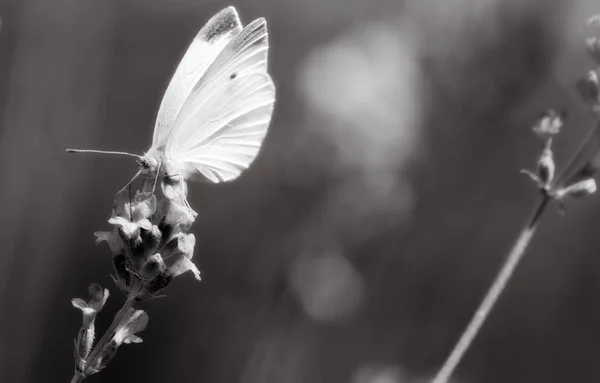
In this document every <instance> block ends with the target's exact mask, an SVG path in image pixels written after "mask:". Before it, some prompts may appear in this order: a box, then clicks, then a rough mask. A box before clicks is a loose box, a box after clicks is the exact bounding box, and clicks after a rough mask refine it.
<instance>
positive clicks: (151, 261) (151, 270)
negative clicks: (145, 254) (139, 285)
mask: <svg viewBox="0 0 600 383" xmlns="http://www.w3.org/2000/svg"><path fill="white" fill-rule="evenodd" d="M166 267H167V266H166V265H165V262H164V261H163V259H162V257H161V256H160V254H158V253H157V254H154V255H153V256H151V257H149V258H148V259H147V260H146V262H144V265H143V266H142V268H141V270H139V275H140V277H142V278H144V279H145V280H148V279H152V278H154V277H156V276H157V275H158V274H159V273H161V272H163V271H164V270H165V269H166Z"/></svg>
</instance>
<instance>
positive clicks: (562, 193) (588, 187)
mask: <svg viewBox="0 0 600 383" xmlns="http://www.w3.org/2000/svg"><path fill="white" fill-rule="evenodd" d="M596 189H597V187H596V180H594V179H593V178H588V179H585V180H583V181H579V182H576V183H574V184H572V185H569V186H567V187H564V188H562V189H559V190H557V191H556V193H555V194H554V197H555V198H556V199H559V200H560V199H563V198H566V197H574V198H581V197H586V196H589V195H591V194H594V193H595V192H596Z"/></svg>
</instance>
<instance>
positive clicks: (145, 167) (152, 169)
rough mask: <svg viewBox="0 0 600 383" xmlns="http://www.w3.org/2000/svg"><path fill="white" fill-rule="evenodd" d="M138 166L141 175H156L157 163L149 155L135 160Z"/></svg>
mask: <svg viewBox="0 0 600 383" xmlns="http://www.w3.org/2000/svg"><path fill="white" fill-rule="evenodd" d="M137 163H138V165H139V166H140V170H141V171H142V174H156V172H157V171H158V167H159V162H158V160H157V159H156V158H154V157H151V156H149V155H147V154H146V155H144V156H141V157H140V158H139V159H138V160H137Z"/></svg>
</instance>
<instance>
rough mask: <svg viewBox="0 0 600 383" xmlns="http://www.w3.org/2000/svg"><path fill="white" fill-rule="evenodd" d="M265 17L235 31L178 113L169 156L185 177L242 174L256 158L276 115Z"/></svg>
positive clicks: (224, 178)
mask: <svg viewBox="0 0 600 383" xmlns="http://www.w3.org/2000/svg"><path fill="white" fill-rule="evenodd" d="M267 53H268V33H267V25H266V22H265V20H264V19H258V20H255V21H254V22H252V23H250V24H249V25H248V26H246V28H244V30H243V31H242V32H241V33H240V34H238V35H236V36H235V37H234V38H233V39H232V40H231V41H230V42H229V43H228V44H227V46H226V47H225V49H223V51H222V52H221V53H220V54H219V56H218V57H217V58H216V60H215V61H214V63H213V64H212V65H211V66H210V67H209V68H208V70H207V71H206V73H205V75H204V76H203V77H202V78H201V80H200V82H198V84H196V86H195V87H194V88H193V90H192V92H191V93H190V96H189V98H188V99H187V100H186V101H185V103H184V105H183V107H182V109H181V112H180V113H179V115H178V117H177V120H176V122H175V126H174V127H173V131H172V134H171V135H170V137H169V140H168V142H167V145H166V150H165V152H166V155H167V157H168V158H169V159H170V160H171V161H172V162H173V163H174V164H175V167H176V168H177V169H178V171H180V172H181V173H183V174H182V175H183V176H184V177H185V178H189V177H190V176H192V175H201V176H203V177H204V178H206V179H208V180H210V181H212V182H223V181H230V180H233V179H235V178H237V177H238V176H239V175H240V173H241V172H242V171H243V170H245V169H246V168H248V166H250V164H251V163H252V162H253V161H254V159H255V158H256V156H257V154H258V152H259V150H260V147H261V145H262V142H263V140H264V137H265V135H266V133H267V129H268V126H269V123H270V120H271V115H272V113H273V104H274V102H275V86H274V84H273V81H272V80H271V77H270V76H269V74H268V73H267Z"/></svg>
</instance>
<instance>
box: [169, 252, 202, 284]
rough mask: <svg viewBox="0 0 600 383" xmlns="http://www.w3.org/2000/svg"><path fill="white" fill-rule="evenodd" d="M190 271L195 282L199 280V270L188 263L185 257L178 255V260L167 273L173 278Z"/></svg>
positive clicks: (191, 263)
mask: <svg viewBox="0 0 600 383" xmlns="http://www.w3.org/2000/svg"><path fill="white" fill-rule="evenodd" d="M188 270H189V271H191V272H192V273H194V277H195V278H196V279H197V280H199V281H200V280H201V278H200V270H198V268H197V267H196V265H195V264H194V263H193V262H192V261H190V260H189V259H188V258H187V257H185V256H183V255H180V256H179V258H178V259H177V260H176V261H175V263H173V264H172V265H171V266H170V267H169V269H168V270H167V273H168V274H169V275H171V276H172V277H173V278H175V277H177V276H179V275H181V274H183V273H185V272H186V271H188Z"/></svg>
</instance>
